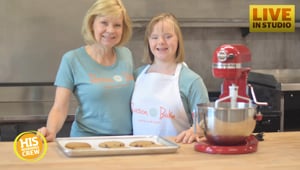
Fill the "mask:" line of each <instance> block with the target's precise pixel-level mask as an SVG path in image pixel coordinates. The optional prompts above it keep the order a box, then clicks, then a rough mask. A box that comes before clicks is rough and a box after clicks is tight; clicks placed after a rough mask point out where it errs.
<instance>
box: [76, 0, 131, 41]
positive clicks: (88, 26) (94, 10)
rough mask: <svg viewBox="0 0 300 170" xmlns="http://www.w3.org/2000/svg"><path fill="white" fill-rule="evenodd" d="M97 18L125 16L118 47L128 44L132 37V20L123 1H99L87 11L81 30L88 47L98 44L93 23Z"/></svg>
mask: <svg viewBox="0 0 300 170" xmlns="http://www.w3.org/2000/svg"><path fill="white" fill-rule="evenodd" d="M97 16H116V17H118V16H123V34H122V38H121V40H120V42H119V43H118V44H117V46H120V45H124V44H126V43H127V42H128V41H129V40H130V38H131V35H132V23H131V19H130V17H129V15H128V13H127V11H126V9H125V7H124V5H123V3H122V1H121V0H97V1H96V2H95V3H94V4H93V5H92V6H91V7H90V9H89V10H88V11H87V13H86V15H85V17H84V19H83V24H82V28H81V34H82V36H83V39H84V42H85V43H86V44H88V45H91V44H94V43H96V40H95V36H94V31H93V23H94V20H95V18H96V17H97Z"/></svg>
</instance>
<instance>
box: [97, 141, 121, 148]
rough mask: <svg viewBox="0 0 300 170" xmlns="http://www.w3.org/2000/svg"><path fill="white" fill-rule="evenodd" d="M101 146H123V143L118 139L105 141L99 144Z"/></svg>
mask: <svg viewBox="0 0 300 170" xmlns="http://www.w3.org/2000/svg"><path fill="white" fill-rule="evenodd" d="M99 147H101V148H124V147H125V144H124V143H123V142H120V141H107V142H102V143H100V144H99Z"/></svg>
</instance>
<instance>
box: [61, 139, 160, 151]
mask: <svg viewBox="0 0 300 170" xmlns="http://www.w3.org/2000/svg"><path fill="white" fill-rule="evenodd" d="M98 146H99V147H100V148H125V147H126V145H125V143H124V142H121V141H105V142H101V143H99V144H98ZM158 146H162V145H161V144H157V143H155V142H153V141H150V140H137V141H133V142H130V143H129V147H158ZM65 147H66V148H68V149H89V148H92V145H91V144H89V143H88V142H68V143H66V144H65Z"/></svg>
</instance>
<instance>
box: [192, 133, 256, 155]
mask: <svg viewBox="0 0 300 170" xmlns="http://www.w3.org/2000/svg"><path fill="white" fill-rule="evenodd" d="M257 145H258V140H257V139H256V137H255V136H253V135H251V136H249V137H248V138H247V139H246V140H245V144H243V145H238V146H217V145H212V144H209V143H208V142H207V141H201V142H197V143H195V146H194V149H195V151H198V152H205V153H211V154H245V153H252V152H256V150H257Z"/></svg>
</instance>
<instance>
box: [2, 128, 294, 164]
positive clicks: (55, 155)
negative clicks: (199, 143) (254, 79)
mask: <svg viewBox="0 0 300 170" xmlns="http://www.w3.org/2000/svg"><path fill="white" fill-rule="evenodd" d="M169 139H171V140H172V139H173V138H169ZM264 139H265V140H264V141H262V142H259V145H258V150H257V152H254V153H250V154H239V155H222V154H208V153H202V152H197V151H194V144H180V148H179V149H178V151H177V152H176V153H171V154H149V155H123V156H97V157H76V158H74V157H67V156H65V155H64V154H63V153H62V152H61V150H59V149H58V147H57V145H56V143H55V142H52V143H49V144H48V151H47V153H46V155H45V157H44V158H43V159H42V160H40V161H37V162H26V161H23V160H21V159H19V158H18V157H17V156H16V155H15V154H14V151H13V142H0V160H1V161H0V169H1V170H4V169H5V170H9V169H16V170H27V169H28V170H29V169H30V170H35V169H39V170H41V169H42V170H48V169H49V170H50V169H51V170H52V169H64V170H77V169H80V170H82V169H86V170H92V169H97V170H98V169H104V170H105V169H110V170H115V169H126V170H131V169H133V170H137V169H150V170H157V169H170V170H177V169H178V170H179V169H180V170H196V169H201V170H206V169H207V170H214V169H218V170H219V169H226V170H227V169H230V170H248V169H249V170H250V169H251V170H257V169H264V170H265V169H270V170H283V169H288V170H296V169H297V170H299V169H300V132H274V133H265V134H264Z"/></svg>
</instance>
